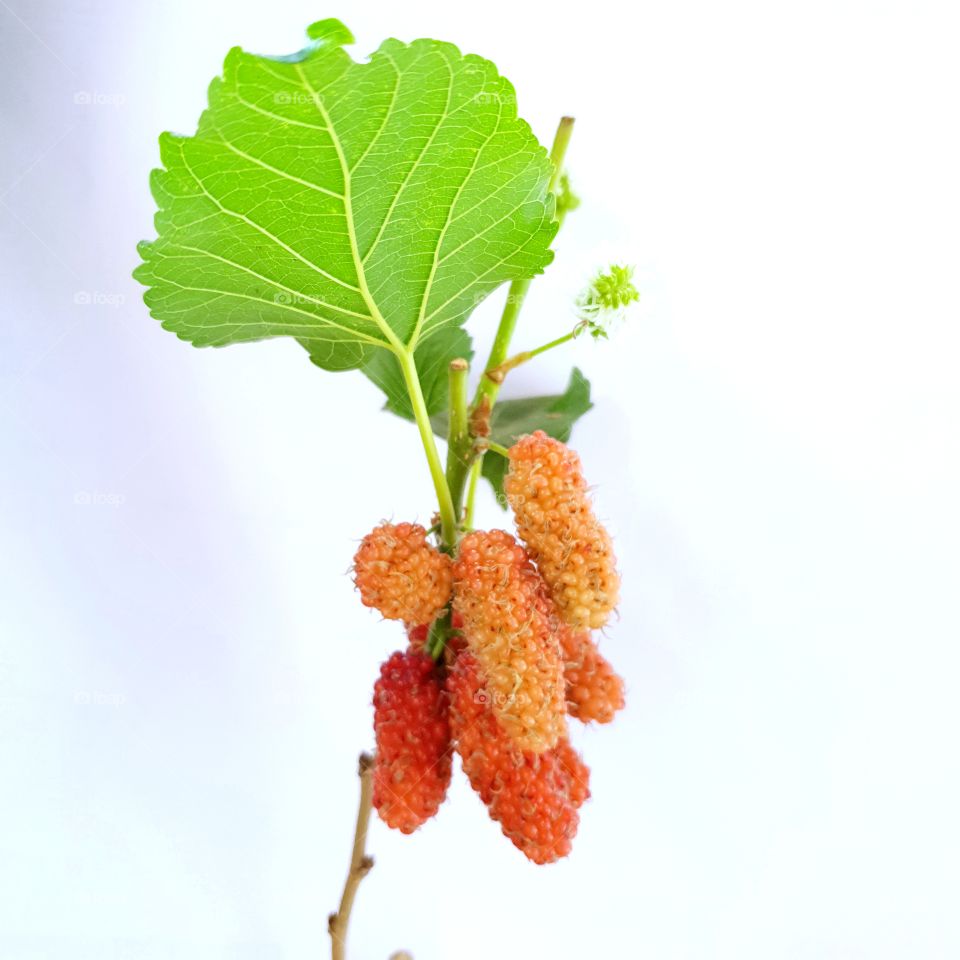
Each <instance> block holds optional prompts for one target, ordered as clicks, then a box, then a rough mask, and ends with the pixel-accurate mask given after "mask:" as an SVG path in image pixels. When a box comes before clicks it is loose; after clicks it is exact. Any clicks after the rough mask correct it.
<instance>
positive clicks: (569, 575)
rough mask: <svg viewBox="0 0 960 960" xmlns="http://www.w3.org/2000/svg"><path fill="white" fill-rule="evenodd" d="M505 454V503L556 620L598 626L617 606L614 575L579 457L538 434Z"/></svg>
mask: <svg viewBox="0 0 960 960" xmlns="http://www.w3.org/2000/svg"><path fill="white" fill-rule="evenodd" d="M509 452H510V468H509V470H508V472H507V475H506V478H505V480H504V489H505V490H506V494H507V500H508V501H509V503H510V507H511V508H512V510H513V514H514V517H515V519H516V523H517V531H518V533H519V534H520V539H521V540H523V542H524V543H525V544H526V545H527V549H528V550H529V552H530V555H531V556H532V557H533V560H534V562H535V563H536V565H537V569H538V570H539V571H540V575H541V576H542V577H543V579H544V581H545V582H546V583H547V586H548V587H549V589H550V595H551V597H552V598H553V601H554V603H555V604H556V606H557V609H558V610H559V612H560V615H561V616H562V617H563V619H564V620H565V621H566V622H567V623H569V624H570V625H571V626H573V627H578V628H592V629H598V628H600V627H602V626H603V625H604V624H605V623H606V622H607V620H608V619H609V617H610V614H611V613H612V612H613V610H614V609H615V608H616V606H617V601H618V600H619V596H620V576H619V574H618V573H617V569H616V558H615V557H614V554H613V543H612V541H611V539H610V534H609V533H608V532H607V530H606V528H605V527H604V526H603V524H602V523H600V522H599V520H597V518H596V516H595V515H594V512H593V508H592V506H591V504H590V498H589V496H588V494H587V482H586V480H585V479H584V476H583V470H582V468H581V465H580V457H579V456H578V455H577V454H576V453H575V452H574V451H573V450H571V449H570V448H569V447H568V446H567V445H566V444H564V443H561V442H560V441H559V440H554V439H553V438H552V437H548V436H547V435H546V434H545V433H544V432H543V431H542V430H538V431H537V432H536V433H532V434H529V435H528V436H525V437H521V438H520V440H518V441H517V442H516V443H515V444H514V445H513V446H512V447H511V448H510V451H509Z"/></svg>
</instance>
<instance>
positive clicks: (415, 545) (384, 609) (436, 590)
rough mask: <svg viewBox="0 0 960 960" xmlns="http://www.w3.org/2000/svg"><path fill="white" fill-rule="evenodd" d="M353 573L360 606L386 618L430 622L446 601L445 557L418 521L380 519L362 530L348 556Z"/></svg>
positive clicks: (447, 570)
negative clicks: (355, 546) (356, 547)
mask: <svg viewBox="0 0 960 960" xmlns="http://www.w3.org/2000/svg"><path fill="white" fill-rule="evenodd" d="M353 577H354V582H355V583H356V585H357V589H358V590H359V591H360V599H361V600H362V601H363V603H364V605H365V606H368V607H374V608H375V609H377V610H379V611H380V613H381V614H382V615H383V616H384V617H386V618H387V619H388V620H404V621H406V622H407V623H430V622H431V621H432V620H434V619H435V618H436V617H437V616H438V615H439V614H440V612H441V611H442V610H443V608H444V607H445V606H446V605H447V603H448V601H449V600H450V590H451V585H452V573H451V561H450V557H448V556H447V555H446V554H445V553H441V552H440V551H439V550H437V548H436V547H434V546H433V545H432V544H431V543H429V542H428V541H427V531H426V530H425V529H424V528H423V527H422V526H420V524H418V523H383V524H381V525H380V526H378V527H376V528H375V529H373V530H372V531H371V532H370V533H368V534H367V535H366V536H365V537H364V538H363V541H362V543H361V544H360V547H359V549H358V550H357V552H356V554H355V556H354V558H353Z"/></svg>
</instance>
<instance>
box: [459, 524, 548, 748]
mask: <svg viewBox="0 0 960 960" xmlns="http://www.w3.org/2000/svg"><path fill="white" fill-rule="evenodd" d="M453 572H454V598H453V606H454V610H455V611H456V612H457V613H459V614H460V616H461V617H462V618H463V636H464V638H465V639H466V643H467V647H468V649H469V650H470V651H471V652H472V653H473V654H474V655H475V656H476V658H477V661H478V662H479V664H480V668H481V670H482V671H483V676H484V679H485V681H486V690H487V693H488V695H489V696H490V700H491V706H492V708H493V712H494V713H495V714H496V716H497V719H498V720H499V721H500V724H501V725H502V726H503V729H504V730H505V731H506V733H507V734H508V735H509V736H510V737H512V738H513V740H515V741H516V744H517V746H518V747H519V748H520V749H521V750H530V751H532V752H534V753H542V752H543V751H544V750H549V749H550V748H551V747H553V746H555V745H556V743H557V741H558V740H559V739H560V737H562V736H563V734H564V733H565V731H566V720H565V708H564V681H563V661H562V659H561V656H560V644H559V641H558V640H557V637H556V635H555V634H554V632H553V631H552V629H551V625H550V616H549V609H548V607H547V602H546V599H545V597H544V596H543V586H542V582H541V580H540V577H539V576H538V574H537V572H536V571H535V570H534V568H533V566H532V564H531V563H530V561H529V559H528V558H527V555H526V551H524V549H523V548H522V547H521V546H520V545H519V544H518V543H517V541H516V540H514V538H513V537H512V536H510V534H509V533H505V532H504V531H502V530H492V531H481V530H478V531H475V532H473V533H469V534H467V536H465V537H464V538H463V541H462V542H461V544H460V553H459V556H458V558H457V561H456V563H455V564H454V568H453Z"/></svg>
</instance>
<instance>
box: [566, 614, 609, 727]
mask: <svg viewBox="0 0 960 960" xmlns="http://www.w3.org/2000/svg"><path fill="white" fill-rule="evenodd" d="M557 636H558V637H559V639H560V647H561V649H562V651H563V676H564V679H565V680H566V683H567V713H569V714H570V716H571V717H576V718H577V719H578V720H582V721H583V722H584V723H589V722H590V721H591V720H595V721H596V722H597V723H609V722H610V721H611V720H612V719H613V717H614V714H615V713H616V712H617V711H618V710H622V709H623V706H624V699H623V680H622V679H621V678H620V677H619V676H618V675H617V673H616V671H615V670H614V669H613V667H612V666H610V663H609V662H608V661H607V659H606V657H604V655H603V654H602V653H601V652H600V651H599V650H598V649H597V645H596V644H595V643H594V642H593V638H592V637H591V636H590V633H589V632H588V631H586V630H574V629H572V628H571V627H569V626H567V624H559V625H558V630H557Z"/></svg>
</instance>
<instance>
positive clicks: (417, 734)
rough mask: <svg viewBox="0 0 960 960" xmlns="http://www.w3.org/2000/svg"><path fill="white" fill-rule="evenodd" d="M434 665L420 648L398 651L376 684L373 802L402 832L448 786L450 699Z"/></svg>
mask: <svg viewBox="0 0 960 960" xmlns="http://www.w3.org/2000/svg"><path fill="white" fill-rule="evenodd" d="M435 667H436V665H435V664H434V662H433V660H432V659H431V658H430V657H428V656H426V655H424V654H422V653H416V652H411V651H402V652H401V651H398V652H397V653H394V654H393V656H391V657H390V659H389V660H387V661H386V663H384V664H383V666H382V667H381V668H380V677H379V679H378V680H377V682H376V684H375V686H374V689H373V707H374V719H373V728H374V733H375V735H376V743H377V752H376V757H375V758H374V767H373V806H374V807H375V809H376V810H377V812H378V813H379V814H380V819H381V820H383V821H384V822H385V823H386V824H388V825H389V826H391V827H394V828H395V829H397V830H400V831H401V832H402V833H413V831H414V830H416V829H417V827H419V826H420V825H421V824H422V823H425V822H426V821H427V820H429V819H430V818H431V817H432V816H433V815H434V814H435V813H436V812H437V810H438V809H439V807H440V804H441V803H443V800H444V797H445V796H446V794H447V787H448V786H449V785H450V767H451V763H450V760H451V744H450V721H449V702H448V700H447V695H446V692H445V691H444V689H443V685H442V683H441V682H440V678H439V676H438V674H437V671H436V668H435Z"/></svg>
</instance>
